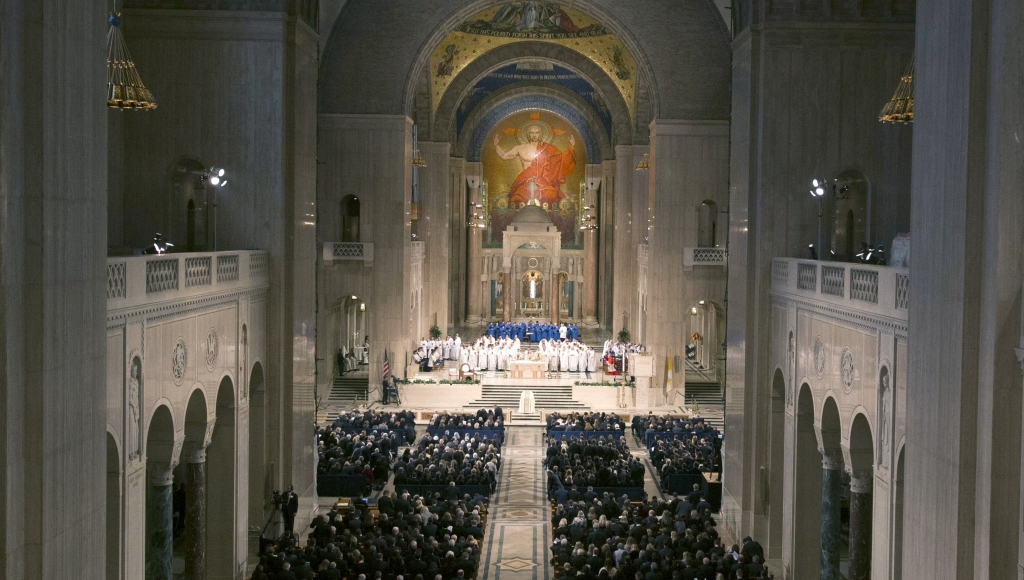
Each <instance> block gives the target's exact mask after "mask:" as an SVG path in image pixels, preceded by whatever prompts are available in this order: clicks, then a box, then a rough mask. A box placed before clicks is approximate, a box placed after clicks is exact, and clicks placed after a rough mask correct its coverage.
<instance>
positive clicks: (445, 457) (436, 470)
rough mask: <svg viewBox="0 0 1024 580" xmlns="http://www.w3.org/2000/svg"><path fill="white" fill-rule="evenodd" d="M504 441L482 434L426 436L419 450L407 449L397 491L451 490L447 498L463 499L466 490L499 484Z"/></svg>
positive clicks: (398, 467) (399, 467) (400, 463)
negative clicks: (427, 488)
mask: <svg viewBox="0 0 1024 580" xmlns="http://www.w3.org/2000/svg"><path fill="white" fill-rule="evenodd" d="M500 467H501V438H500V437H494V436H491V437H488V436H486V435H481V434H479V433H474V434H468V435H461V434H459V433H457V432H455V433H452V434H445V435H431V434H429V433H427V434H425V435H424V436H423V437H421V438H420V441H419V443H418V444H417V446H416V448H415V450H413V449H411V448H406V449H405V451H404V452H403V453H402V456H401V457H400V458H399V459H398V462H397V463H396V464H395V489H396V490H399V491H401V490H403V489H406V488H407V487H409V486H448V488H449V489H446V490H445V495H446V496H449V497H450V496H453V495H454V496H459V495H462V493H460V488H461V487H462V486H486V489H487V490H489V492H488V493H491V492H493V491H494V488H495V487H496V486H497V484H498V469H500Z"/></svg>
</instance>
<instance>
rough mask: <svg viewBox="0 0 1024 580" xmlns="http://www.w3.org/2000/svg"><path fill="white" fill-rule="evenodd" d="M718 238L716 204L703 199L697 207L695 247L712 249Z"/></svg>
mask: <svg viewBox="0 0 1024 580" xmlns="http://www.w3.org/2000/svg"><path fill="white" fill-rule="evenodd" d="M717 237H718V204H717V203H715V202H713V201H711V200H710V199H705V200H704V201H703V202H701V204H700V205H699V206H697V247H698V248H713V247H715V242H716V241H717V240H716V238H717Z"/></svg>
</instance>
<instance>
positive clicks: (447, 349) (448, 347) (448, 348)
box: [444, 336, 452, 360]
mask: <svg viewBox="0 0 1024 580" xmlns="http://www.w3.org/2000/svg"><path fill="white" fill-rule="evenodd" d="M444 360H452V337H450V336H449V337H448V338H446V339H445V341H444Z"/></svg>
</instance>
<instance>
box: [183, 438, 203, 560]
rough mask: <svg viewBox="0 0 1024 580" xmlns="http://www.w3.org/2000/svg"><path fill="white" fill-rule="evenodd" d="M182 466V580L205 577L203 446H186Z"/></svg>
mask: <svg viewBox="0 0 1024 580" xmlns="http://www.w3.org/2000/svg"><path fill="white" fill-rule="evenodd" d="M181 460H182V462H183V463H184V464H185V534H184V540H185V578H186V580H203V579H204V578H206V446H205V445H203V444H202V443H192V442H189V443H186V444H185V446H184V448H183V449H182V450H181Z"/></svg>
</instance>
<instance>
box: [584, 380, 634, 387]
mask: <svg viewBox="0 0 1024 580" xmlns="http://www.w3.org/2000/svg"><path fill="white" fill-rule="evenodd" d="M573 384H574V385H576V386H577V387H628V386H629V383H624V382H608V381H601V382H587V381H576V382H575V383H573Z"/></svg>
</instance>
